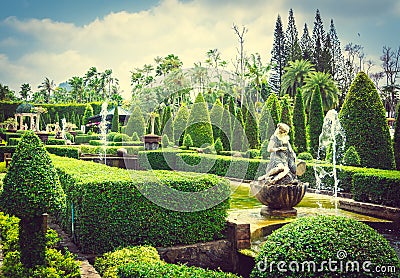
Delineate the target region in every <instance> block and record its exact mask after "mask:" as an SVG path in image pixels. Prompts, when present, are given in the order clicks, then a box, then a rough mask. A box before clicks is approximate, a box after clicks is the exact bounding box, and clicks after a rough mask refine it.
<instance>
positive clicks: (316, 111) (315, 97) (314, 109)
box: [308, 85, 324, 157]
mask: <svg viewBox="0 0 400 278" xmlns="http://www.w3.org/2000/svg"><path fill="white" fill-rule="evenodd" d="M308 121H309V138H310V153H311V154H312V155H313V156H314V157H317V154H318V146H319V135H320V134H321V132H322V126H323V124H324V111H323V108H322V98H321V93H320V91H319V87H318V85H317V86H315V90H314V93H313V94H312V98H311V103H310V115H309V117H308Z"/></svg>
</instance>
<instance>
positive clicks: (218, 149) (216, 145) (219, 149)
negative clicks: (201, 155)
mask: <svg viewBox="0 0 400 278" xmlns="http://www.w3.org/2000/svg"><path fill="white" fill-rule="evenodd" d="M214 148H215V151H216V152H217V154H219V153H220V152H222V151H223V150H224V146H223V145H222V142H221V139H220V138H219V137H218V138H217V140H215V143H214Z"/></svg>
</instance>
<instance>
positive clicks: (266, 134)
mask: <svg viewBox="0 0 400 278" xmlns="http://www.w3.org/2000/svg"><path fill="white" fill-rule="evenodd" d="M258 125H259V131H260V141H261V142H264V141H265V140H267V141H268V140H269V138H270V137H271V136H272V134H273V133H274V131H275V124H274V120H273V119H272V116H271V112H270V111H269V108H268V105H267V103H266V102H265V103H264V105H263V108H262V110H261V115H260V121H259V123H258Z"/></svg>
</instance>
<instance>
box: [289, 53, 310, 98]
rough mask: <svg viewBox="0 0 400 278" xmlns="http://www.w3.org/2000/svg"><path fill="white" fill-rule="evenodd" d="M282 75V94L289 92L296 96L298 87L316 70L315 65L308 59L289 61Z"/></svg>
mask: <svg viewBox="0 0 400 278" xmlns="http://www.w3.org/2000/svg"><path fill="white" fill-rule="evenodd" d="M284 70H285V73H284V74H283V76H282V86H281V94H282V95H285V94H289V95H290V96H291V97H292V98H294V96H295V94H296V92H297V88H301V87H302V86H303V85H304V78H305V76H307V75H308V74H309V73H312V72H314V66H313V64H311V63H310V62H309V61H308V60H296V61H289V65H288V66H287V67H285V69H284Z"/></svg>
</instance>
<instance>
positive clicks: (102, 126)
mask: <svg viewBox="0 0 400 278" xmlns="http://www.w3.org/2000/svg"><path fill="white" fill-rule="evenodd" d="M107 106H108V103H107V101H105V102H103V104H102V105H101V112H100V115H101V122H100V124H99V129H100V140H101V141H102V150H103V152H102V153H101V152H100V153H99V157H100V161H103V158H104V164H107V123H108V122H107V119H106V117H107V112H108V111H107ZM103 155H104V156H103Z"/></svg>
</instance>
